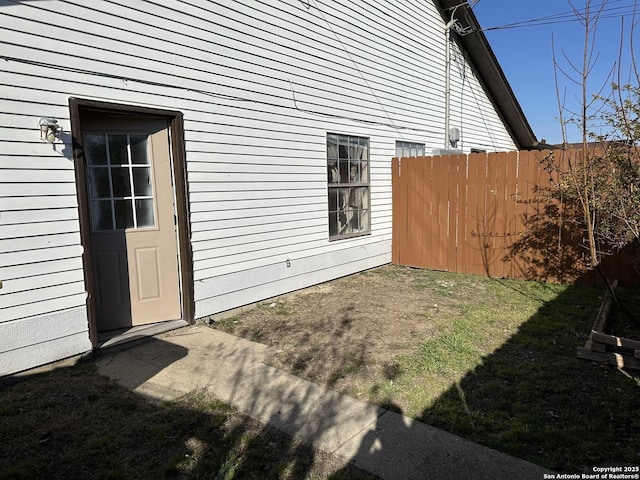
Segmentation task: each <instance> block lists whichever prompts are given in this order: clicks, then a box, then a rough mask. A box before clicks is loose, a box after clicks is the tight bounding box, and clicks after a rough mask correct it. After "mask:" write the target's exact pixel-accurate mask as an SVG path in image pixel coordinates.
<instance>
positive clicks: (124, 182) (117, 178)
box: [111, 167, 131, 197]
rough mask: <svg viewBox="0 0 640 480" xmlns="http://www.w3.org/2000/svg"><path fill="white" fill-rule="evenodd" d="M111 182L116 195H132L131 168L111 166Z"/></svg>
mask: <svg viewBox="0 0 640 480" xmlns="http://www.w3.org/2000/svg"><path fill="white" fill-rule="evenodd" d="M111 182H112V184H113V196H114V197H130V196H131V183H130V179H129V168H127V167H111Z"/></svg>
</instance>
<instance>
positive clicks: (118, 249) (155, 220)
mask: <svg viewBox="0 0 640 480" xmlns="http://www.w3.org/2000/svg"><path fill="white" fill-rule="evenodd" d="M81 125H82V137H83V138H82V143H83V151H84V158H85V161H86V171H87V182H88V185H87V187H88V188H87V191H88V196H89V199H88V200H89V211H90V215H91V251H92V262H93V276H94V291H95V302H94V303H95V308H96V319H97V326H98V331H104V330H112V329H116V328H124V327H130V326H134V325H142V324H146V323H154V322H160V321H164V320H175V319H179V318H181V305H180V283H179V282H180V281H179V274H178V245H177V238H176V227H175V216H174V215H175V209H174V192H173V182H172V178H171V164H170V153H169V152H170V149H169V132H168V130H167V122H166V121H165V120H163V119H157V118H137V117H130V116H125V115H113V114H111V115H99V114H97V113H96V114H91V115H83V116H82V118H81Z"/></svg>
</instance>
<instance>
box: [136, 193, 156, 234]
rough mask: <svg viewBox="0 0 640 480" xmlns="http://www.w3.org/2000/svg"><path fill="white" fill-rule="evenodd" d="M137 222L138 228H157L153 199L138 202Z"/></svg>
mask: <svg viewBox="0 0 640 480" xmlns="http://www.w3.org/2000/svg"><path fill="white" fill-rule="evenodd" d="M136 220H137V221H138V228H143V227H153V226H155V222H154V219H153V199H151V198H146V199H143V200H136Z"/></svg>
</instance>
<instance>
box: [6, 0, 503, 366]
mask: <svg viewBox="0 0 640 480" xmlns="http://www.w3.org/2000/svg"><path fill="white" fill-rule="evenodd" d="M0 25H1V27H0V56H1V57H2V59H1V60H2V61H1V62H0V71H2V74H1V75H0V90H1V92H2V95H1V96H0V231H1V232H2V235H1V236H0V247H1V248H0V280H2V281H3V288H2V289H0V339H1V340H0V375H2V374H6V373H10V372H12V371H17V370H21V369H25V368H29V367H30V366H34V365H37V364H41V363H45V362H47V361H51V360H55V359H56V358H62V357H64V356H68V355H73V354H75V353H79V352H83V351H86V350H88V349H90V348H91V345H90V343H89V339H88V334H87V318H86V314H85V300H86V294H85V289H84V284H83V271H82V261H81V254H82V247H81V246H80V235H79V229H80V227H79V224H78V214H77V199H76V187H75V183H74V182H75V179H74V169H73V162H72V145H71V138H70V135H69V130H70V123H69V107H68V100H69V97H71V96H73V97H76V98H87V99H95V100H101V101H108V102H114V103H122V104H130V105H141V106H148V107H152V108H162V109H168V110H176V111H181V112H182V113H183V114H184V124H185V140H186V155H187V177H188V184H189V186H188V189H189V204H190V209H191V218H190V223H191V229H192V238H191V240H192V249H193V266H194V282H195V286H194V290H195V314H196V317H203V316H206V315H210V314H214V313H217V312H221V311H224V310H227V309H230V308H233V307H237V306H240V305H244V304H247V303H251V302H254V301H258V300H261V299H264V298H268V297H270V296H273V295H278V294H281V293H284V292H288V291H292V290H295V289H298V288H302V287H306V286H309V285H312V284H316V283H319V282H322V281H326V280H330V279H333V278H336V277H339V276H343V275H347V274H350V273H353V272H356V271H360V270H363V269H367V268H371V267H374V266H377V265H381V264H385V263H388V262H389V261H390V258H391V253H390V252H391V169H390V159H391V157H393V155H394V153H395V141H396V140H406V141H411V142H419V143H424V144H425V145H426V148H427V152H429V151H430V150H432V149H437V148H442V147H443V144H444V127H443V122H444V99H443V95H444V93H443V92H444V84H445V82H444V24H443V22H442V20H441V17H440V15H439V13H438V12H437V9H436V7H435V6H434V4H433V3H432V2H431V1H429V0H426V1H422V0H421V1H418V0H415V1H414V0H403V1H398V2H388V1H386V0H350V1H347V0H318V1H314V2H306V1H299V0H268V1H259V0H238V1H230V0H222V1H196V0H186V1H177V0H163V1H162V2H161V1H145V0H139V1H136V2H130V1H128V0H91V1H84V0H64V1H63V0H59V1H56V0H51V1H46V2H44V1H43V2H24V3H15V4H13V3H9V4H7V3H5V4H4V6H2V7H0ZM465 68H466V71H467V73H468V76H467V80H466V83H465V84H464V92H465V95H462V96H461V95H458V94H457V93H456V92H460V91H461V90H462V87H463V85H462V82H461V81H454V82H453V83H452V89H453V94H452V98H463V105H462V106H461V107H458V106H456V105H455V104H452V113H455V111H456V109H457V108H458V109H459V110H460V109H461V111H462V112H463V115H462V118H460V117H457V118H455V123H454V122H452V126H458V127H459V128H460V129H461V131H462V132H463V138H464V146H465V147H468V148H470V147H472V146H473V147H477V146H483V145H492V148H493V149H500V150H509V149H513V148H514V144H513V141H512V140H511V138H510V137H509V135H508V133H507V131H506V130H505V128H504V126H503V125H502V123H501V121H500V119H499V117H498V115H497V114H496V112H495V111H494V109H493V107H492V105H491V103H490V102H489V101H488V100H487V98H486V96H485V94H484V92H483V91H482V89H481V88H480V86H479V84H478V82H477V80H476V79H475V78H474V77H473V75H472V73H471V69H470V68H469V67H468V66H465ZM452 71H454V72H455V69H452ZM472 85H473V87H472V88H473V92H474V95H473V96H469V95H467V92H470V91H471V89H472V88H471V86H472ZM456 95H458V96H457V97H456ZM43 116H53V117H55V118H57V119H58V120H59V122H60V124H61V126H62V127H63V129H64V131H63V133H62V136H61V140H62V142H58V143H56V144H54V145H53V146H52V145H49V144H46V143H43V142H41V141H40V137H39V131H38V129H37V120H38V119H39V118H40V117H43ZM328 132H335V133H339V134H344V135H353V136H360V137H367V138H369V139H370V158H371V166H370V167H371V168H370V190H371V235H367V236H364V237H357V238H349V239H344V240H339V241H333V242H329V232H328V220H327V209H328V206H327V167H326V161H327V160H326V134H327V133H328ZM488 139H491V140H490V141H489V140H488ZM287 260H289V264H290V267H287Z"/></svg>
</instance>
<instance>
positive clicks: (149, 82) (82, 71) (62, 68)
mask: <svg viewBox="0 0 640 480" xmlns="http://www.w3.org/2000/svg"><path fill="white" fill-rule="evenodd" d="M0 60H4V61H7V62H16V63H22V64H26V65H32V66H36V67H41V68H47V69H53V70H58V71H62V72H70V73H78V74H82V75H90V76H94V77H101V78H109V79H112V80H118V81H121V82H123V83H124V84H128V83H129V82H135V83H138V84H141V85H149V86H154V87H160V88H171V89H176V90H182V91H186V92H193V93H198V94H200V95H206V96H208V97H213V98H218V99H221V100H227V101H231V102H246V103H252V104H254V105H268V106H271V107H278V108H285V109H286V108H294V109H295V110H297V111H299V112H303V113H307V114H310V115H317V116H322V117H325V118H334V119H340V120H348V121H352V122H358V123H364V124H367V125H376V126H381V127H386V128H392V129H395V130H412V131H416V132H421V133H428V134H433V133H434V132H432V131H430V130H424V129H419V128H415V127H409V126H402V125H397V124H395V123H391V124H388V123H384V122H376V121H369V120H364V119H359V118H355V117H348V116H345V115H336V114H331V113H323V112H316V111H313V110H306V109H301V108H299V107H298V105H297V101H296V99H295V91H294V89H293V84H292V83H291V80H289V78H288V77H287V81H288V82H289V88H290V90H291V92H292V94H293V101H294V106H293V107H287V106H284V105H282V104H278V103H270V102H266V101H263V100H252V99H249V98H243V97H238V96H235V95H227V94H222V93H216V92H211V91H207V90H202V89H195V88H188V87H183V86H180V85H171V84H168V83H163V82H156V81H153V80H144V79H141V78H132V77H125V76H122V75H115V74H112V73H107V72H97V71H93V70H87V69H83V68H78V67H68V66H64V65H58V64H52V63H47V62H41V61H37V60H28V59H24V58H17V57H9V56H6V55H0Z"/></svg>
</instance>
